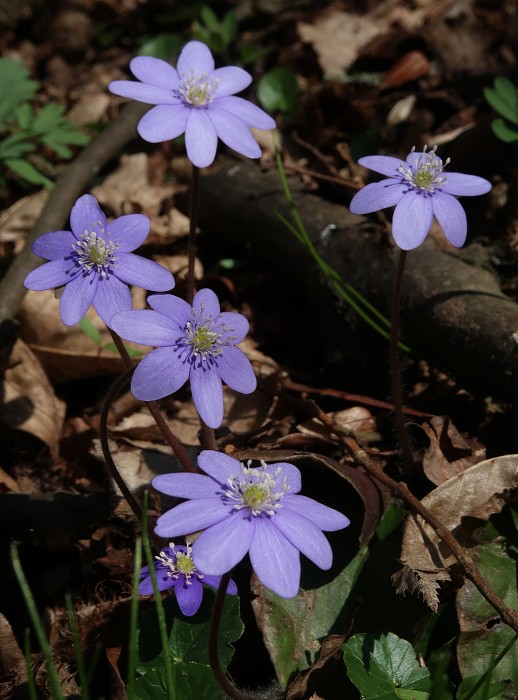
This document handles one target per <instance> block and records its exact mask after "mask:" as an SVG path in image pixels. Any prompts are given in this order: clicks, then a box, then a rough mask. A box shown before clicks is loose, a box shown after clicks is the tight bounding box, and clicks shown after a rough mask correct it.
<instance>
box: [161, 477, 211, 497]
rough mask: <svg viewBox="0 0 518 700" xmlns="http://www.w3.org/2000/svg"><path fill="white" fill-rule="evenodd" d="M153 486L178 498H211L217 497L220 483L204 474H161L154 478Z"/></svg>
mask: <svg viewBox="0 0 518 700" xmlns="http://www.w3.org/2000/svg"><path fill="white" fill-rule="evenodd" d="M151 483H152V485H153V488H154V489H156V490H157V491H160V493H165V494H167V495H168V496H176V498H193V499H194V498H211V497H216V491H217V490H218V488H219V487H218V484H217V483H215V481H214V480H213V479H211V478H210V476H205V475H204V474H190V473H189V472H178V473H177V474H159V475H158V476H155V477H154V479H153V480H152V482H151Z"/></svg>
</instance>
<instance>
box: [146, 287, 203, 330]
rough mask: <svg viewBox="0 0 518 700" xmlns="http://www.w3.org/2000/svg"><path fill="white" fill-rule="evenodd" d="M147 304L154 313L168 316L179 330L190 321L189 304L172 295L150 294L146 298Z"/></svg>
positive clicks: (190, 310)
mask: <svg viewBox="0 0 518 700" xmlns="http://www.w3.org/2000/svg"><path fill="white" fill-rule="evenodd" d="M147 303H148V304H149V305H150V306H151V308H152V309H154V310H155V311H158V312H160V313H161V314H164V316H168V317H169V318H170V319H171V320H173V321H174V322H175V323H177V324H178V326H180V328H183V327H184V326H185V324H186V323H187V322H188V321H190V320H191V319H192V309H191V306H190V304H188V303H187V302H186V301H184V300H183V299H180V297H177V296H174V295H173V294H151V295H150V296H148V298H147Z"/></svg>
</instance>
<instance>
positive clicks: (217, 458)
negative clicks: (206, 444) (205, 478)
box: [198, 450, 241, 485]
mask: <svg viewBox="0 0 518 700" xmlns="http://www.w3.org/2000/svg"><path fill="white" fill-rule="evenodd" d="M198 466H199V467H200V469H203V471H204V472H205V473H206V474H208V475H209V477H211V480H212V483H213V485H214V482H217V483H218V484H226V483H227V481H228V480H229V479H233V478H234V477H236V476H238V474H239V472H240V466H241V462H239V461H238V460H237V459H235V458H234V457H231V456H230V455H227V454H225V453H224V452H218V451H217V450H202V451H201V452H200V454H199V455H198Z"/></svg>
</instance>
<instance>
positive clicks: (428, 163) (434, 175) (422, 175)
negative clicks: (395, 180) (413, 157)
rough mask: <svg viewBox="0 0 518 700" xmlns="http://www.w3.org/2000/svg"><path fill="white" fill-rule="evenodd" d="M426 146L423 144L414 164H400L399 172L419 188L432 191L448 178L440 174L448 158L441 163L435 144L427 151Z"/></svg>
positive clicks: (443, 183) (444, 183)
mask: <svg viewBox="0 0 518 700" xmlns="http://www.w3.org/2000/svg"><path fill="white" fill-rule="evenodd" d="M427 148H428V147H427V146H425V147H424V149H423V152H422V153H420V154H419V158H418V160H417V162H416V163H415V164H414V165H406V166H405V165H400V166H399V172H400V173H401V175H403V177H404V179H405V180H406V181H407V182H408V183H409V184H410V185H412V187H415V188H416V189H419V190H424V191H426V192H430V193H432V192H433V191H434V190H435V188H436V187H441V186H442V185H446V184H447V182H448V180H447V179H446V177H444V176H443V175H442V171H443V168H445V167H446V166H447V165H448V163H449V162H450V159H449V158H447V159H446V161H445V162H444V163H443V162H442V160H441V159H440V158H439V156H438V155H436V151H437V146H434V147H433V148H432V150H431V151H428V152H427V150H426V149H427ZM414 151H415V146H413V147H412V150H411V153H414Z"/></svg>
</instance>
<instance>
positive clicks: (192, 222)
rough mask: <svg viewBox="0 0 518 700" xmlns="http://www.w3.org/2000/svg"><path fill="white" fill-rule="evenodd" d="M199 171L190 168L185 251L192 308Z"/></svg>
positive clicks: (189, 300)
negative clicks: (187, 230) (190, 178)
mask: <svg viewBox="0 0 518 700" xmlns="http://www.w3.org/2000/svg"><path fill="white" fill-rule="evenodd" d="M199 181H200V169H199V168H198V167H196V165H193V166H192V180H191V201H190V205H189V241H188V243H187V251H188V256H189V262H188V268H187V303H188V304H190V305H191V306H192V300H193V298H194V291H195V279H194V264H195V262H196V224H197V221H198V193H199Z"/></svg>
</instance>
